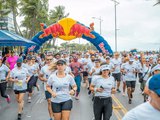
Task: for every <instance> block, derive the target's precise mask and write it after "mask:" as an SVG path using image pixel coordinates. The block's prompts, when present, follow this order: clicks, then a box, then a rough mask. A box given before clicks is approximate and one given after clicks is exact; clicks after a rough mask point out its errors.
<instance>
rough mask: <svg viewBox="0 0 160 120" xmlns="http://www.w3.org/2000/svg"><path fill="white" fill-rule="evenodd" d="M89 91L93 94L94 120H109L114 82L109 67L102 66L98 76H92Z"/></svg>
mask: <svg viewBox="0 0 160 120" xmlns="http://www.w3.org/2000/svg"><path fill="white" fill-rule="evenodd" d="M90 90H91V91H92V92H94V93H95V97H94V103H93V110H94V116H95V120H102V115H103V120H109V119H110V117H111V115H112V98H111V94H113V93H115V91H116V90H115V80H114V78H113V77H112V76H110V67H109V66H108V65H102V66H101V69H100V75H97V76H93V79H92V82H91V85H90Z"/></svg>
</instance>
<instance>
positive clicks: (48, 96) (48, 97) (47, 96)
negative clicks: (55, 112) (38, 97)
mask: <svg viewBox="0 0 160 120" xmlns="http://www.w3.org/2000/svg"><path fill="white" fill-rule="evenodd" d="M45 96H46V99H50V98H51V97H52V95H51V94H50V93H49V92H48V91H45Z"/></svg>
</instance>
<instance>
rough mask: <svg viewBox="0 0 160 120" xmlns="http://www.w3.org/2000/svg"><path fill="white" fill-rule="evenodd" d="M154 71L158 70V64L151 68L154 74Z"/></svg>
mask: <svg viewBox="0 0 160 120" xmlns="http://www.w3.org/2000/svg"><path fill="white" fill-rule="evenodd" d="M155 70H160V64H158V65H156V66H154V67H153V68H152V72H154V71H155Z"/></svg>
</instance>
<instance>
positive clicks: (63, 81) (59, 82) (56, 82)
mask: <svg viewBox="0 0 160 120" xmlns="http://www.w3.org/2000/svg"><path fill="white" fill-rule="evenodd" d="M47 84H48V85H49V86H52V90H53V91H54V92H56V94H57V96H56V97H55V98H53V97H52V98H51V101H52V102H54V103H61V102H65V101H67V100H70V99H71V96H70V94H69V88H70V86H73V85H75V84H76V83H75V81H74V78H73V77H72V76H71V75H69V74H66V76H65V77H64V78H58V77H57V75H56V72H55V73H53V74H52V75H50V77H49V79H48V82H47Z"/></svg>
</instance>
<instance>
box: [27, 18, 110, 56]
mask: <svg viewBox="0 0 160 120" xmlns="http://www.w3.org/2000/svg"><path fill="white" fill-rule="evenodd" d="M40 25H41V29H42V31H40V32H39V33H37V34H36V35H35V36H34V37H33V38H32V41H34V42H35V43H37V44H38V45H37V46H34V47H33V46H27V47H26V49H25V51H28V50H29V49H31V48H34V50H35V51H38V50H39V49H40V47H41V46H42V45H43V43H45V42H46V41H48V40H50V39H52V38H53V37H55V38H61V39H63V40H66V41H69V40H73V39H75V38H84V39H86V40H87V41H89V42H91V43H92V44H93V45H94V46H95V47H96V48H97V49H98V51H99V52H102V53H109V54H113V51H112V49H111V47H110V46H109V44H108V43H107V41H106V40H105V39H104V38H103V37H102V36H100V35H99V34H98V33H96V32H95V31H94V28H93V25H94V23H92V24H90V27H86V26H85V25H83V24H81V23H79V22H78V21H75V20H73V19H71V18H63V19H61V20H60V21H58V22H57V23H55V24H52V25H50V26H49V27H47V26H46V25H45V24H44V23H41V24H40Z"/></svg>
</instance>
